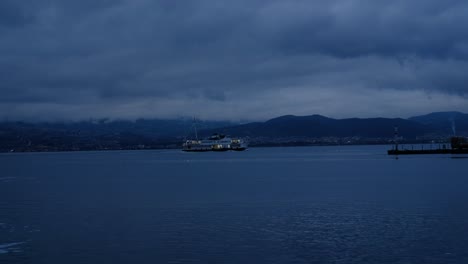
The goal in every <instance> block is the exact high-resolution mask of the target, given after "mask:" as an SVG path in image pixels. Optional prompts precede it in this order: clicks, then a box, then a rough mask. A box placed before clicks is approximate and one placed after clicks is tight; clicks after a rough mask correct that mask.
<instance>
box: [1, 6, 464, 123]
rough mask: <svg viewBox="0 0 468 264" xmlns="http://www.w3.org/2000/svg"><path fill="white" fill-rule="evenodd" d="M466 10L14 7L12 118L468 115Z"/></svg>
mask: <svg viewBox="0 0 468 264" xmlns="http://www.w3.org/2000/svg"><path fill="white" fill-rule="evenodd" d="M467 25H468V1H466V0H392V1H387V0H385V1H383V0H382V1H380V0H297V1H294V0H288V1H284V0H276V1H275V0H271V1H263V0H245V1H243V0H236V1H232V0H193V1H192V0H186V1H185V0H180V1H174V0H167V1H156V0H113V1H112V0H101V1H99V0H80V1H76V0H44V1H41V0H29V1H28V0H22V1H19V0H1V1H0V119H3V120H5V119H8V120H17V119H20V120H78V119H89V118H104V117H107V118H124V119H134V118H174V117H181V116H196V117H198V118H200V119H215V120H223V119H229V120H264V119H268V118H271V117H276V116H279V115H285V114H295V115H309V114H322V115H326V116H330V117H335V118H344V117H375V116H383V117H397V116H399V117H408V116H412V115H418V114H425V113H428V112H434V111H448V110H457V111H462V112H468V30H467Z"/></svg>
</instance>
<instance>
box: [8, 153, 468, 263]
mask: <svg viewBox="0 0 468 264" xmlns="http://www.w3.org/2000/svg"><path fill="white" fill-rule="evenodd" d="M386 149H387V147H385V146H359V147H300V148H252V149H249V150H248V151H245V152H225V153H224V152H223V153H185V152H180V151H175V150H165V151H122V152H76V153H24V154H18V153H14V154H2V155H0V165H1V167H2V174H1V176H0V263H240V262H244V263H468V241H467V240H468V237H467V236H466V234H468V210H467V209H468V199H467V198H468V192H467V191H466V190H467V189H468V188H467V187H468V180H467V175H466V173H464V172H465V171H466V168H467V165H468V164H467V163H466V159H464V158H466V157H465V156H457V158H454V157H452V156H444V155H424V156H408V157H407V156H405V157H400V159H398V160H396V159H394V158H393V157H389V156H387V155H385V153H386V152H385V151H386ZM460 157H461V158H460Z"/></svg>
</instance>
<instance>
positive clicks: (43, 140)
mask: <svg viewBox="0 0 468 264" xmlns="http://www.w3.org/2000/svg"><path fill="white" fill-rule="evenodd" d="M192 123H193V121H192V120H191V119H176V120H159V119H140V120H136V121H124V120H120V121H119V120H117V121H109V120H92V121H81V122H49V123H47V122H39V123H27V122H1V123H0V151H10V150H16V151H29V150H31V151H32V150H34V151H43V150H44V151H45V150H94V149H134V148H162V147H167V145H168V144H178V143H179V142H180V141H181V140H182V138H183V137H185V136H188V135H189V133H190V132H191V131H190V128H191V126H192ZM232 125H233V123H231V122H224V121H219V122H218V121H198V122H197V127H198V128H199V129H214V128H217V127H226V126H232Z"/></svg>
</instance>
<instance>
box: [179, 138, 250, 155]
mask: <svg viewBox="0 0 468 264" xmlns="http://www.w3.org/2000/svg"><path fill="white" fill-rule="evenodd" d="M247 147H248V144H247V142H246V141H245V140H243V139H241V138H231V137H227V136H225V135H222V134H213V135H212V136H211V137H209V138H206V139H202V140H198V139H196V140H186V141H185V142H184V144H183V145H182V150H183V151H191V152H204V151H228V150H235V151H242V150H246V149H247Z"/></svg>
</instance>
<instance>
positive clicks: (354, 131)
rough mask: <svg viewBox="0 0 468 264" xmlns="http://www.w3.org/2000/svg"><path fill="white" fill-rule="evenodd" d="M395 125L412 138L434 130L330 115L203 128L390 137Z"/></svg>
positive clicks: (288, 134)
mask: <svg viewBox="0 0 468 264" xmlns="http://www.w3.org/2000/svg"><path fill="white" fill-rule="evenodd" d="M395 126H398V127H399V131H400V133H401V135H404V137H406V138H416V137H418V136H424V135H429V134H435V133H437V132H438V131H437V129H435V128H434V127H433V126H432V125H428V124H423V123H419V122H415V121H411V120H406V119H401V118H392V119H391V118H363V119H362V118H349V119H333V118H328V117H324V116H320V115H311V116H292V115H287V116H281V117H278V118H274V119H271V120H268V121H266V122H257V123H249V124H245V125H239V126H233V127H225V128H222V129H216V130H208V131H203V132H204V134H209V133H212V132H214V131H219V132H220V133H224V134H230V135H236V136H243V137H245V136H249V137H259V136H262V137H292V136H293V137H316V138H319V137H366V138H391V137H393V135H394V127H395Z"/></svg>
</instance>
